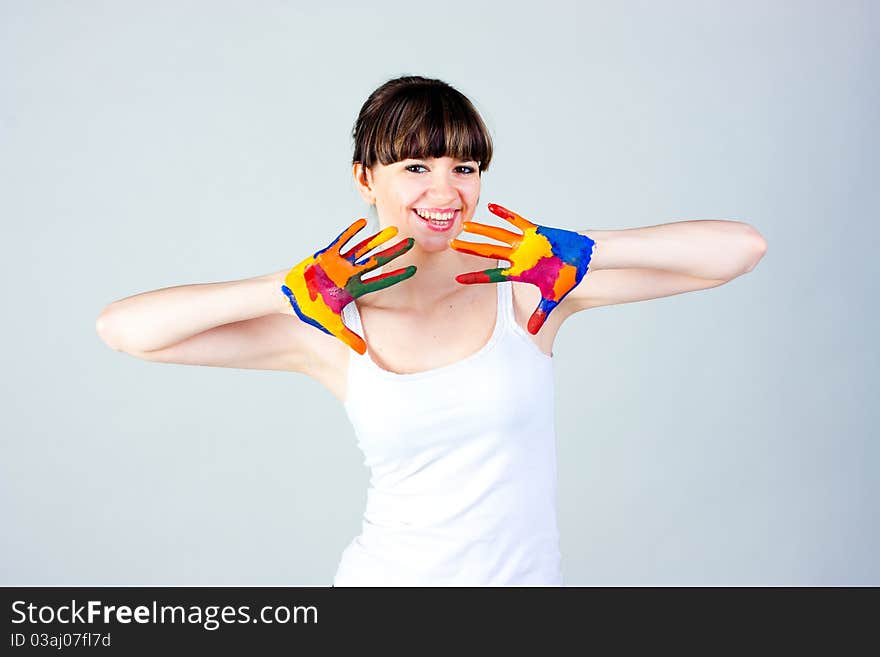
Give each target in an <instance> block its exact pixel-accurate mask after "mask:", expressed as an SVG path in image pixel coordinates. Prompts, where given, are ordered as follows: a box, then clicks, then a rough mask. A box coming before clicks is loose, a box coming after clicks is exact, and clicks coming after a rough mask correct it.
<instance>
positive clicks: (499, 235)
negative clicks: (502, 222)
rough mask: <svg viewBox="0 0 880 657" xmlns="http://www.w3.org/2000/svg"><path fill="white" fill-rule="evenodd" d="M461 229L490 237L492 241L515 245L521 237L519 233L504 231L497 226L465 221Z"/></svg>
mask: <svg viewBox="0 0 880 657" xmlns="http://www.w3.org/2000/svg"><path fill="white" fill-rule="evenodd" d="M461 227H462V229H463V230H466V231H467V232H469V233H475V234H476V235H484V236H486V237H491V238H492V239H493V240H498V241H499V242H507V243H508V244H516V243H518V242H521V241H522V235H520V234H519V233H512V232H510V231H509V230H504V229H503V228H499V227H498V226H489V225H487V224H478V223H474V222H473V221H465V222H464V223H463V224H462V225H461Z"/></svg>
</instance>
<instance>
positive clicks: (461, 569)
mask: <svg viewBox="0 0 880 657" xmlns="http://www.w3.org/2000/svg"><path fill="white" fill-rule="evenodd" d="M353 136H354V141H355V145H354V156H353V158H352V167H353V175H354V180H355V184H356V185H357V188H358V190H359V192H360V193H361V195H362V196H363V198H364V199H365V200H366V201H367V202H368V203H369V204H370V205H371V206H375V208H376V212H377V215H378V218H379V224H380V227H381V229H382V230H381V231H380V232H379V233H377V234H376V235H373V236H366V237H365V236H363V235H360V236H358V239H359V240H362V241H360V242H357V241H356V240H355V241H354V242H356V243H354V242H353V245H348V246H347V243H348V242H349V240H350V239H351V238H352V237H354V236H355V234H356V233H357V232H358V231H359V230H360V229H361V228H363V226H364V225H365V221H364V220H363V219H362V220H359V221H357V222H355V223H354V224H352V225H351V226H349V228H348V229H347V230H344V231H342V233H340V234H339V235H338V236H337V238H336V239H334V240H333V241H331V242H330V243H329V244H328V245H327V246H326V247H324V248H322V249H320V250H319V251H316V252H315V253H314V254H313V255H311V256H308V257H307V258H305V259H304V260H303V261H302V262H300V263H299V264H298V265H296V266H295V267H294V268H293V269H290V270H282V271H279V272H274V273H272V274H267V275H265V276H260V277H257V278H254V279H247V280H242V281H234V282H226V283H211V284H203V285H186V286H179V287H173V288H167V289H162V290H155V291H152V292H147V293H144V294H139V295H136V296H132V297H128V298H126V299H122V300H120V301H117V302H114V303H112V304H110V306H108V307H107V308H106V309H105V310H104V312H102V314H101V316H100V317H99V319H98V322H97V329H98V333H99V334H100V336H101V337H102V338H103V339H104V341H105V342H107V344H108V345H110V346H111V347H113V348H115V349H118V350H120V351H124V352H127V353H129V354H132V355H135V356H137V357H139V358H143V359H146V360H151V361H157V362H166V363H185V364H193V365H215V366H220V367H237V368H256V369H275V370H288V371H295V372H301V373H303V374H306V375H307V376H310V377H312V378H314V379H315V380H317V381H319V382H320V383H322V384H323V385H325V386H326V387H327V388H328V389H329V390H330V391H331V392H332V393H333V394H334V395H335V396H336V397H337V398H338V399H339V400H340V402H342V404H343V406H344V408H345V411H346V413H347V414H348V417H349V419H350V420H351V423H352V425H353V427H354V430H355V433H356V436H357V439H358V444H359V446H360V448H361V449H362V450H363V452H364V455H365V464H366V465H367V466H368V467H369V468H370V469H371V474H372V476H371V482H370V484H371V485H370V488H369V490H368V495H367V508H366V510H365V512H364V517H363V523H362V532H361V534H360V535H359V536H357V537H356V538H354V540H352V541H351V543H350V544H349V545H348V546H347V547H346V549H345V550H344V552H343V554H342V559H341V561H340V563H339V567H338V569H337V572H336V575H335V577H334V584H335V585H336V586H347V585H438V586H442V585H561V584H562V574H561V569H560V561H561V559H560V553H559V534H558V530H557V524H556V453H555V429H554V417H553V408H554V406H553V403H554V387H553V384H554V381H553V359H554V353H553V342H554V339H555V337H556V335H557V333H558V331H559V328H560V326H561V325H562V323H563V322H564V321H565V320H566V319H567V318H568V317H570V316H571V315H572V314H574V313H577V312H580V311H582V310H586V309H589V308H595V307H597V306H602V305H609V304H618V303H626V302H633V301H639V300H644V299H654V298H657V297H663V296H669V295H673V294H679V293H683V292H689V291H693V290H701V289H706V288H709V287H714V286H717V285H721V284H723V283H725V282H727V281H729V280H731V279H732V278H735V277H736V276H739V275H741V274H743V273H745V272H748V271H751V269H752V268H753V267H754V266H755V264H756V263H757V262H758V260H760V258H761V257H762V256H763V253H764V251H765V250H766V244H765V242H764V240H763V239H762V237H761V235H760V234H759V233H758V232H757V231H756V230H755V229H754V228H752V227H751V226H749V225H748V224H745V223H741V222H735V221H690V222H677V223H672V224H665V225H660V226H652V227H647V228H638V229H630V230H624V231H598V230H597V231H593V230H587V231H583V232H577V231H571V230H565V229H560V228H554V227H551V226H549V225H541V224H539V223H536V222H533V221H531V220H528V219H525V218H523V217H521V216H519V215H517V214H516V213H514V212H511V211H510V210H507V209H505V208H502V207H500V206H495V205H491V204H490V210H491V211H492V212H493V213H495V214H496V215H497V216H499V217H501V218H502V219H504V220H505V221H506V222H507V224H508V228H506V229H499V228H497V227H488V226H485V225H481V224H478V223H471V220H472V219H473V218H474V216H475V213H476V212H477V209H478V203H479V201H480V183H481V175H482V172H483V171H486V170H487V169H488V167H489V163H490V161H491V158H492V140H491V138H490V135H489V132H488V130H487V129H486V127H485V124H484V123H483V121H482V119H481V118H480V116H479V114H478V112H477V111H476V109H475V108H474V106H473V105H472V104H471V103H470V101H469V100H468V99H467V98H465V97H464V96H463V95H462V94H461V93H459V92H458V91H456V90H455V89H453V88H452V87H451V86H449V85H448V84H446V83H444V82H441V81H440V80H432V79H426V78H423V77H418V76H407V77H402V78H398V79H395V80H390V81H388V82H387V83H385V84H383V85H382V86H381V87H379V88H378V89H376V90H375V91H374V92H373V93H372V94H371V95H370V97H369V98H368V99H367V101H366V102H365V103H364V105H363V107H362V108H361V111H360V114H359V116H358V118H357V121H356V124H355V128H354V133H353ZM465 222H468V223H465ZM463 230H466V231H468V232H472V233H476V234H480V235H485V236H487V237H490V238H493V239H495V240H498V241H500V242H501V244H497V245H496V244H486V243H483V244H479V243H475V242H468V241H464V240H460V239H456V238H458V237H459V236H460V235H459V234H460V233H462V231H463ZM395 235H398V236H399V237H400V238H402V239H400V241H398V242H396V243H395V244H393V245H391V246H390V247H389V246H388V245H387V244H385V246H384V247H383V249H384V250H382V251H380V252H378V253H375V252H374V249H375V248H376V247H377V246H379V245H380V244H383V243H385V242H387V241H388V240H389V239H391V237H393V236H395ZM505 261H506V262H508V263H509V264H508V265H504V264H503V262H505ZM386 263H390V264H391V265H393V270H391V271H387V272H385V273H381V274H378V273H377V270H378V268H379V267H384V265H385V264H386ZM390 268H391V267H390V266H389V269H390Z"/></svg>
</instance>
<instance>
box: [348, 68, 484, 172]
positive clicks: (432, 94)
mask: <svg viewBox="0 0 880 657" xmlns="http://www.w3.org/2000/svg"><path fill="white" fill-rule="evenodd" d="M352 138H353V139H354V156H353V157H352V164H355V163H357V162H361V163H362V164H363V165H364V166H365V167H367V168H369V167H371V166H373V165H374V164H375V163H377V162H379V163H381V164H386V165H387V164H393V163H394V162H400V161H401V160H406V159H409V158H414V159H423V158H428V157H444V156H448V157H454V158H456V159H461V160H475V161H477V162H479V170H480V171H481V172H482V171H485V170H486V169H488V168H489V162H490V161H491V160H492V138H491V136H490V135H489V130H488V128H486V124H485V123H483V119H482V118H481V117H480V114H479V112H477V110H476V108H475V107H474V106H473V104H472V103H471V101H469V100H468V99H467V97H466V96H465V95H464V94H462V93H461V92H459V91H458V90H456V89H454V88H452V87H451V86H450V85H448V84H446V83H445V82H443V81H442V80H433V79H429V78H423V77H421V76H418V75H409V76H403V77H399V78H396V79H394V80H389V81H388V82H386V83H385V84H383V85H382V86H381V87H379V88H378V89H376V90H375V91H374V92H373V93H371V94H370V97H369V98H367V101H366V102H365V103H364V104H363V106H362V107H361V111H360V113H359V114H358V118H357V121H356V122H355V124H354V129H353V130H352Z"/></svg>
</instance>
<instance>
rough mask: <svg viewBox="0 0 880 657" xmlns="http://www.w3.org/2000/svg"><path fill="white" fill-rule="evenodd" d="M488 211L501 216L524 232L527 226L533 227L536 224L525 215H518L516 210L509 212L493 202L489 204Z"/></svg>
mask: <svg viewBox="0 0 880 657" xmlns="http://www.w3.org/2000/svg"><path fill="white" fill-rule="evenodd" d="M489 212H491V213H492V214H494V215H496V216H499V217H501V218H502V219H506V220H507V221H509V222H510V223H512V224H513V225H514V226H516V227H517V228H519V229H520V230H521V231H523V232H525V231H526V230H527V229H529V228H534V227H535V225H536V224H533V223H532V222H531V221H529V220H528V219H526V218H525V217H521V216H519V215H518V214H517V213H516V212H511V211H510V210H508V209H507V208H505V207H503V206H501V205H496V204H495V203H490V204H489Z"/></svg>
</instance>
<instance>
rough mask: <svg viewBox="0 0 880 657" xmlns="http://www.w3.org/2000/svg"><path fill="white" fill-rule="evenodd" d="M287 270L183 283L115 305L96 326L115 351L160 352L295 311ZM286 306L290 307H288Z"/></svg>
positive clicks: (108, 308)
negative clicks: (219, 329) (284, 287)
mask: <svg viewBox="0 0 880 657" xmlns="http://www.w3.org/2000/svg"><path fill="white" fill-rule="evenodd" d="M283 277H284V272H275V273H273V274H267V275H265V276H257V277H255V278H246V279H243V280H239V281H229V282H223V283H199V284H194V285H179V286H176V287H168V288H163V289H161V290H153V291H151V292H144V293H142V294H136V295H134V296H130V297H126V298H124V299H120V300H119V301H114V302H113V303H111V304H110V305H108V306H107V307H106V308H104V310H103V311H102V312H101V314H100V316H99V317H98V319H97V322H96V329H97V331H98V335H100V336H101V339H102V340H104V342H106V343H107V344H108V345H109V346H110V347H111V348H113V349H116V350H118V351H126V352H147V351H156V350H158V349H162V348H164V347H168V346H170V345H173V344H176V343H178V342H180V341H181V340H185V339H186V338H189V337H190V336H193V335H196V334H198V333H201V332H203V331H206V330H207V329H210V328H214V327H215V326H221V325H224V324H230V323H232V322H238V321H241V320H246V319H252V318H255V317H262V316H264V315H270V314H276V313H285V312H287V311H288V310H290V314H292V312H293V311H292V309H291V308H290V304H289V302H288V301H287V299H286V298H285V297H284V294H283V293H282V292H281V284H282V281H283ZM285 304H286V306H285Z"/></svg>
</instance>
